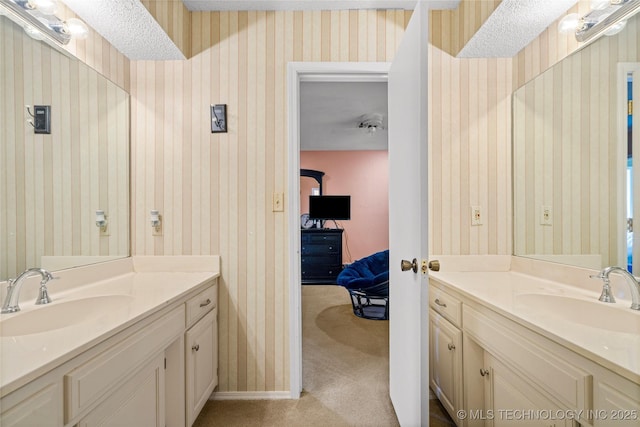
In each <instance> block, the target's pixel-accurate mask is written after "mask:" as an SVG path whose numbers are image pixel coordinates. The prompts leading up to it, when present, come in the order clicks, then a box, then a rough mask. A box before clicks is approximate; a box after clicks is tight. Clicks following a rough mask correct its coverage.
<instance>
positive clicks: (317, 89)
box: [300, 82, 388, 151]
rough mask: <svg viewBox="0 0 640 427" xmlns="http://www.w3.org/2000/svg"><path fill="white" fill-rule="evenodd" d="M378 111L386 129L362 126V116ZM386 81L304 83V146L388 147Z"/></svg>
mask: <svg viewBox="0 0 640 427" xmlns="http://www.w3.org/2000/svg"><path fill="white" fill-rule="evenodd" d="M372 113H378V114H382V116H383V127H384V129H382V130H378V131H377V132H375V133H369V132H367V131H365V130H364V129H360V128H358V125H359V123H360V122H361V121H362V116H363V115H366V114H372ZM386 127H387V83H386V82H362V83H361V82H350V83H345V82H302V83H300V149H301V150H302V151H315V150H320V151H322V150H386V149H387V136H388V132H387V129H386Z"/></svg>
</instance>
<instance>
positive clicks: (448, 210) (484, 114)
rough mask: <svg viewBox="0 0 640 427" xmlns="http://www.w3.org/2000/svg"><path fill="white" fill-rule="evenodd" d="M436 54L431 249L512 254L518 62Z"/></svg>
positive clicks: (431, 78) (431, 81) (433, 61)
mask: <svg viewBox="0 0 640 427" xmlns="http://www.w3.org/2000/svg"><path fill="white" fill-rule="evenodd" d="M429 55H430V63H431V74H430V76H429V93H430V96H429V141H430V145H429V159H430V160H429V178H430V181H429V193H430V197H429V241H430V248H429V251H430V253H432V254H439V255H451V254H453V255H459V254H462V255H468V254H471V255H475V254H499V255H508V254H511V246H512V244H511V241H512V239H511V224H512V218H511V119H510V117H511V86H512V82H511V73H512V70H511V63H512V61H511V59H456V58H453V57H451V56H449V55H448V54H447V53H445V52H443V51H441V50H440V49H438V48H436V47H435V46H431V47H430V50H429ZM471 206H480V207H481V210H482V215H483V216H484V220H483V221H482V222H483V224H482V225H480V226H471Z"/></svg>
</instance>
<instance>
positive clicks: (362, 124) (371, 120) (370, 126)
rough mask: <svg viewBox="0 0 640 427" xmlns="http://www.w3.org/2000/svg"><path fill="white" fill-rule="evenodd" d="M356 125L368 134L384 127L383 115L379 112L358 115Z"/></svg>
mask: <svg viewBox="0 0 640 427" xmlns="http://www.w3.org/2000/svg"><path fill="white" fill-rule="evenodd" d="M358 127H359V128H360V129H362V130H364V131H365V132H367V133H368V134H370V135H373V134H374V133H376V132H377V131H379V130H383V129H384V116H383V115H382V114H380V113H370V114H365V115H363V116H361V117H360V120H359V123H358Z"/></svg>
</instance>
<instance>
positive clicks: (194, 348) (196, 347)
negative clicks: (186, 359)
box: [191, 344, 200, 351]
mask: <svg viewBox="0 0 640 427" xmlns="http://www.w3.org/2000/svg"><path fill="white" fill-rule="evenodd" d="M191 350H193V351H198V350H200V344H196V345H194V346H193V347H191Z"/></svg>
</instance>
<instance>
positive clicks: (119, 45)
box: [62, 0, 185, 60]
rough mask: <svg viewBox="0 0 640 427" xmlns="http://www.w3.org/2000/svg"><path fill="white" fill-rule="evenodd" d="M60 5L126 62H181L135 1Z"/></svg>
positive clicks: (82, 0)
mask: <svg viewBox="0 0 640 427" xmlns="http://www.w3.org/2000/svg"><path fill="white" fill-rule="evenodd" d="M62 2H63V3H65V4H66V5H67V6H69V8H70V9H71V10H73V11H74V12H75V13H76V14H77V15H78V16H79V17H80V18H81V19H82V20H84V21H85V22H86V23H87V24H89V25H90V26H91V27H93V29H95V30H96V31H97V32H98V33H99V34H100V35H101V36H102V37H104V38H105V39H107V40H109V42H110V43H111V44H112V45H113V46H114V47H115V48H116V49H118V50H119V51H120V52H122V53H123V54H124V55H125V56H126V57H127V58H129V59H132V60H138V59H140V60H142V59H145V60H173V59H185V57H184V55H183V54H182V52H181V51H180V49H178V47H177V46H176V45H175V43H174V42H173V41H172V40H171V39H170V38H169V36H168V35H167V33H165V32H164V30H163V29H162V27H160V24H158V23H157V22H156V20H155V19H153V17H152V16H151V14H150V13H149V11H148V10H147V9H146V8H145V7H144V6H143V5H142V3H140V1H139V0H62Z"/></svg>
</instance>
